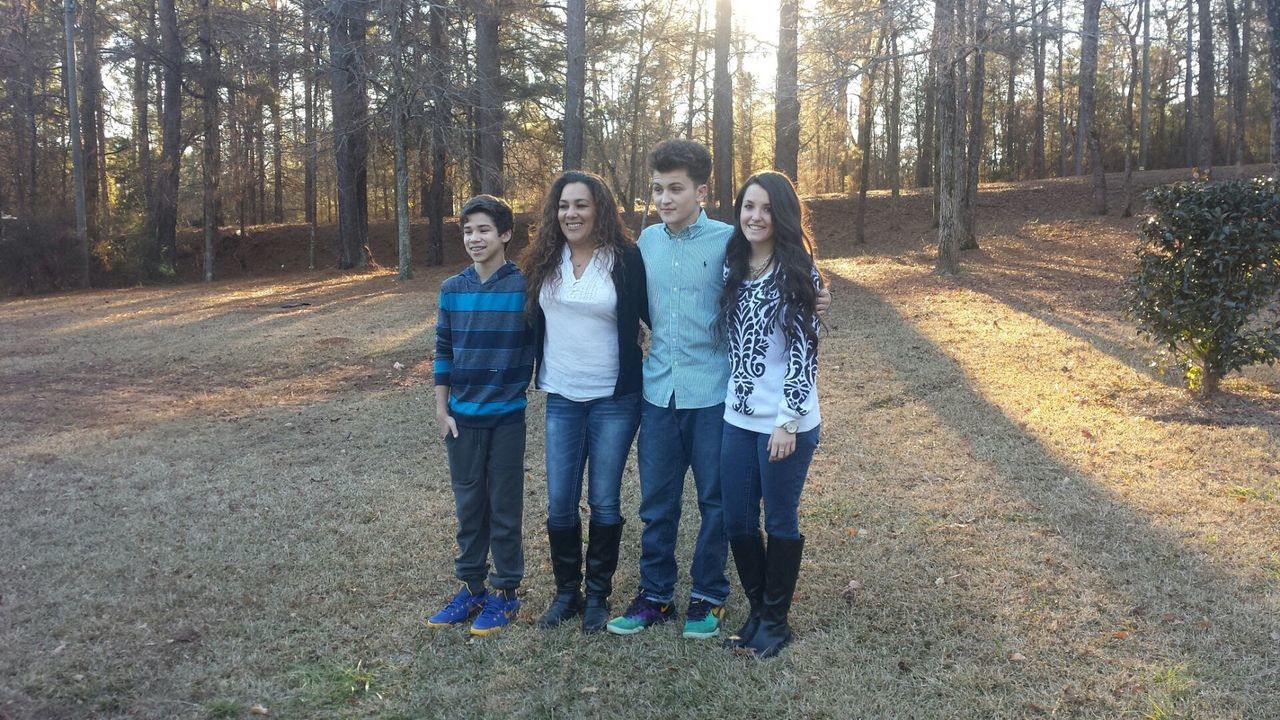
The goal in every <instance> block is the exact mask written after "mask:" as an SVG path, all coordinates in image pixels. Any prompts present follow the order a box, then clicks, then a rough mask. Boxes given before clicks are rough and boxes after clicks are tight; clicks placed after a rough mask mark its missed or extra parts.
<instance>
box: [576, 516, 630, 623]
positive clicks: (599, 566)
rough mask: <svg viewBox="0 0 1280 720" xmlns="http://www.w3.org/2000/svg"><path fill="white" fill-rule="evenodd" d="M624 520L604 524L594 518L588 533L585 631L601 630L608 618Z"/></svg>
mask: <svg viewBox="0 0 1280 720" xmlns="http://www.w3.org/2000/svg"><path fill="white" fill-rule="evenodd" d="M621 541H622V523H621V522H619V523H618V524H616V525H602V524H598V523H596V522H595V521H592V522H591V523H590V524H589V525H588V533H587V604H586V607H585V608H584V609H583V611H582V632H585V633H594V632H600V631H601V630H603V629H604V626H605V625H606V624H608V622H609V595H611V594H613V573H614V571H616V570H617V569H618V545H619V543H621Z"/></svg>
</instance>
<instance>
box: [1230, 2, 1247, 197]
mask: <svg viewBox="0 0 1280 720" xmlns="http://www.w3.org/2000/svg"><path fill="white" fill-rule="evenodd" d="M1224 4H1225V5H1226V11H1227V77H1228V78H1229V81H1228V88H1229V91H1230V92H1229V95H1230V98H1231V130H1232V133H1231V142H1230V143H1228V144H1229V146H1230V148H1231V159H1232V161H1233V162H1234V163H1235V166H1236V176H1237V177H1239V176H1240V175H1243V174H1244V148H1245V135H1244V123H1245V103H1246V102H1247V101H1248V92H1249V81H1248V77H1247V76H1246V75H1245V72H1244V63H1243V59H1242V58H1243V52H1242V50H1241V47H1240V20H1241V18H1240V16H1239V15H1237V14H1236V4H1235V2H1234V0H1224ZM1245 7H1246V8H1247V7H1248V6H1247V5H1245Z"/></svg>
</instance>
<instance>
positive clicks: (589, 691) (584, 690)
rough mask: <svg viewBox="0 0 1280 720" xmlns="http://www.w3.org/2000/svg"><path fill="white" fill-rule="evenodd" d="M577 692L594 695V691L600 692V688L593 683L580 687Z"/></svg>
mask: <svg viewBox="0 0 1280 720" xmlns="http://www.w3.org/2000/svg"><path fill="white" fill-rule="evenodd" d="M579 692H581V693H582V694H583V695H595V694H596V693H598V692H600V688H598V687H596V686H594V685H591V686H588V687H584V688H582V690H579Z"/></svg>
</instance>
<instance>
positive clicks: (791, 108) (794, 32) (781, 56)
mask: <svg viewBox="0 0 1280 720" xmlns="http://www.w3.org/2000/svg"><path fill="white" fill-rule="evenodd" d="M799 23H800V3H799V0H780V2H779V3H778V79H777V83H778V86H777V100H776V109H775V110H774V138H773V165H774V167H775V168H777V169H778V171H779V172H781V173H784V174H785V175H787V177H790V178H791V179H792V181H795V180H796V179H798V175H797V173H798V170H799V162H800V96H799V94H798V92H797V88H798V82H797V78H798V72H799V64H798V54H797V39H798V27H799Z"/></svg>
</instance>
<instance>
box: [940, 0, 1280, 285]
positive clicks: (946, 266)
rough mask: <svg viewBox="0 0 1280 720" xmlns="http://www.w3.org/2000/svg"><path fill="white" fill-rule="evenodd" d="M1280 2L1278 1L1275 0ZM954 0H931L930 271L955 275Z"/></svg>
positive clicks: (959, 140)
mask: <svg viewBox="0 0 1280 720" xmlns="http://www.w3.org/2000/svg"><path fill="white" fill-rule="evenodd" d="M1277 1H1278V2H1280V0H1277ZM954 2H955V0H934V16H933V22H934V27H935V28H936V31H935V37H936V43H937V46H938V68H937V73H938V74H937V77H938V137H939V142H938V172H937V174H938V178H939V180H940V184H941V189H942V191H941V192H940V193H939V200H938V261H937V263H936V264H935V265H934V272H936V273H938V274H941V275H955V274H956V273H958V272H960V234H959V231H960V227H959V224H960V218H959V217H958V215H959V210H960V208H959V204H960V188H959V183H958V181H959V180H960V179H961V171H960V169H959V168H958V167H957V165H958V164H960V163H961V162H962V158H963V156H964V152H963V150H961V149H960V148H961V147H962V144H963V142H964V140H963V137H962V135H963V133H961V132H959V127H958V125H959V117H958V116H957V113H956V104H957V95H958V93H957V92H956V64H957V62H958V61H959V55H960V48H959V38H958V37H957V34H956V28H955V23H956V18H955V15H956V11H955V4H954Z"/></svg>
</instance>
